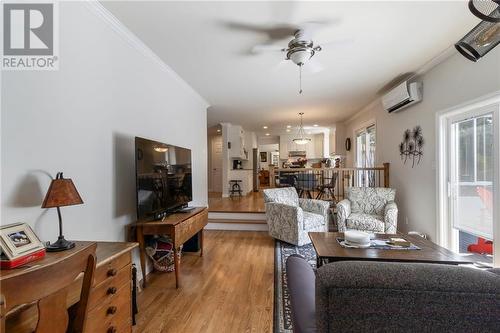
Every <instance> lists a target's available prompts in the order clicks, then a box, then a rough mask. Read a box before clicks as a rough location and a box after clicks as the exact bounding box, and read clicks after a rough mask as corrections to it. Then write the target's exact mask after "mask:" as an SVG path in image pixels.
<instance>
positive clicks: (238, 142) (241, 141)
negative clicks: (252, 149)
mask: <svg viewBox="0 0 500 333" xmlns="http://www.w3.org/2000/svg"><path fill="white" fill-rule="evenodd" d="M227 141H228V142H230V143H231V148H228V151H229V158H238V159H242V160H247V159H248V151H247V150H246V149H245V131H243V128H242V127H241V126H239V125H232V126H230V127H229V128H228V140H227Z"/></svg>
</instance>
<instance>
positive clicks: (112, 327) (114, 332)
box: [107, 326, 116, 333]
mask: <svg viewBox="0 0 500 333" xmlns="http://www.w3.org/2000/svg"><path fill="white" fill-rule="evenodd" d="M107 332H108V333H116V327H114V326H110V327H109V328H108V331H107Z"/></svg>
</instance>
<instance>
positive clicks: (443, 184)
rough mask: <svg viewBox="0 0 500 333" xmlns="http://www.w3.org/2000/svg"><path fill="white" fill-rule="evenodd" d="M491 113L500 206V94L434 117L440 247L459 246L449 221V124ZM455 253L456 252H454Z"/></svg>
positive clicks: (499, 250) (497, 225) (499, 209)
mask: <svg viewBox="0 0 500 333" xmlns="http://www.w3.org/2000/svg"><path fill="white" fill-rule="evenodd" d="M490 112H492V113H493V123H494V126H495V127H494V128H495V131H494V138H493V140H494V143H495V145H496V146H495V149H494V153H493V165H494V170H497V172H496V173H495V174H494V176H493V186H494V188H495V191H494V193H493V202H494V203H497V202H500V193H499V192H500V162H499V160H500V91H497V92H494V93H492V94H488V95H485V96H482V97H480V98H478V99H475V100H472V101H469V102H466V103H463V104H460V105H458V106H455V107H451V108H448V109H445V110H442V111H439V112H437V114H436V143H437V149H436V163H437V167H436V201H437V205H436V207H437V209H436V214H437V216H436V222H437V223H436V235H437V242H438V244H439V245H441V246H443V247H446V248H451V247H452V246H453V245H455V246H458V241H457V239H456V238H457V236H458V232H455V230H454V229H453V226H452V221H451V218H450V214H451V213H450V209H451V207H450V205H449V199H448V197H449V194H450V191H451V189H450V188H449V179H450V178H449V165H448V161H449V159H450V158H451V155H450V154H451V150H452V149H451V143H450V142H449V138H450V135H449V134H450V133H449V124H450V121H453V120H456V119H458V118H463V115H464V114H467V115H468V116H470V117H475V116H478V115H482V114H486V113H490ZM492 214H493V240H494V241H493V244H494V246H493V266H494V267H500V246H495V244H500V221H499V218H500V205H498V204H496V205H495V204H494V205H493V212H492ZM453 250H458V249H453Z"/></svg>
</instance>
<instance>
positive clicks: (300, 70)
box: [299, 65, 302, 94]
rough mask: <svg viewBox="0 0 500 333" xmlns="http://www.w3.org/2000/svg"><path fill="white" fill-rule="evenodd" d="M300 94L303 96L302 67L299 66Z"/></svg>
mask: <svg viewBox="0 0 500 333" xmlns="http://www.w3.org/2000/svg"><path fill="white" fill-rule="evenodd" d="M299 94H302V65H299Z"/></svg>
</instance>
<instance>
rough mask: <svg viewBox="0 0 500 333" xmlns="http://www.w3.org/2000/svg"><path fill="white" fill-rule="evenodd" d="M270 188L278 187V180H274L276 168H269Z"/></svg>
mask: <svg viewBox="0 0 500 333" xmlns="http://www.w3.org/2000/svg"><path fill="white" fill-rule="evenodd" d="M269 187H271V188H273V187H276V179H275V178H274V166H270V167H269Z"/></svg>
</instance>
